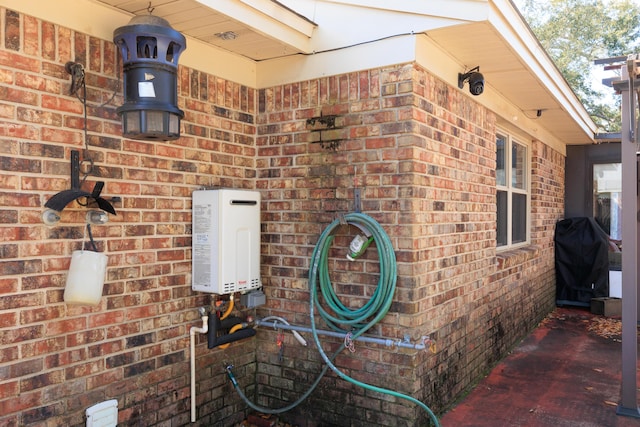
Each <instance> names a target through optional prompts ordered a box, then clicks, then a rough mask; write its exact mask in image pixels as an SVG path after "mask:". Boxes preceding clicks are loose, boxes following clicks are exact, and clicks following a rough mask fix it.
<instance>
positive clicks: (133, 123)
mask: <svg viewBox="0 0 640 427" xmlns="http://www.w3.org/2000/svg"><path fill="white" fill-rule="evenodd" d="M123 122H124V123H123V124H124V133H125V134H130V133H135V134H137V133H140V111H128V112H126V113H124V121H123Z"/></svg>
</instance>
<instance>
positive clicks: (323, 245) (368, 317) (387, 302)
mask: <svg viewBox="0 0 640 427" xmlns="http://www.w3.org/2000/svg"><path fill="white" fill-rule="evenodd" d="M344 224H350V225H354V226H356V227H358V228H360V229H361V230H367V234H369V235H370V237H369V239H368V241H367V243H366V245H367V246H368V244H369V243H371V237H372V238H373V241H374V242H375V243H376V247H377V250H378V257H379V260H380V278H379V280H378V286H377V287H376V290H375V292H374V294H373V296H372V297H371V298H370V299H369V301H367V302H366V303H365V304H364V305H363V306H362V307H361V308H358V309H350V308H348V307H346V306H345V305H344V304H342V302H341V301H340V299H339V298H338V296H337V295H336V293H335V291H334V289H333V286H332V285H331V279H330V277H329V267H328V258H329V249H330V248H331V243H332V242H333V239H334V235H333V232H334V230H335V229H336V228H338V227H339V226H340V225H344ZM365 250H366V246H364V247H363V248H362V250H361V251H360V252H357V253H354V254H352V255H353V256H354V257H357V256H360V255H361V254H362V253H363V252H364V251H365ZM350 259H351V258H350ZM397 276H398V271H397V265H396V256H395V252H394V250H393V245H392V244H391V240H390V239H389V236H388V235H387V234H386V233H385V231H384V230H383V229H382V227H381V226H380V224H378V222H377V221H376V220H375V219H373V218H371V217H370V216H367V215H365V214H362V213H349V214H346V215H344V216H343V217H342V218H339V219H336V220H335V221H333V222H332V223H331V224H329V226H327V228H326V229H325V230H324V231H323V232H322V234H321V235H320V239H319V240H318V243H317V244H316V247H315V249H314V250H313V255H312V257H311V268H310V270H309V291H310V292H309V294H310V303H309V315H310V317H311V330H312V333H313V339H314V340H315V343H316V347H318V351H319V352H320V355H321V356H322V359H323V360H324V362H325V366H324V367H323V369H322V372H321V373H320V375H318V377H317V378H316V380H315V381H314V383H313V384H312V385H311V387H310V388H309V389H308V390H307V391H306V392H305V393H303V395H302V396H301V397H300V398H299V399H298V400H296V401H295V402H293V403H291V404H289V405H286V406H284V407H282V408H277V409H274V408H266V407H262V406H258V405H256V404H254V403H253V402H251V401H250V400H249V399H248V398H247V397H246V396H245V394H244V393H243V392H242V390H241V389H240V387H239V385H238V381H237V380H236V378H235V376H234V375H233V371H232V369H233V366H232V365H229V366H227V367H226V372H227V375H228V376H229V379H230V380H231V383H232V384H233V386H234V388H235V390H236V392H237V393H238V394H239V395H240V397H241V398H242V399H243V400H244V401H245V402H246V403H247V404H248V405H249V406H250V407H251V408H252V409H254V410H256V411H258V412H262V413H266V414H279V413H282V412H286V411H289V410H291V409H293V408H294V407H296V406H297V405H299V404H300V403H301V402H302V401H303V400H305V399H306V398H307V397H308V396H309V395H310V394H311V392H312V391H313V390H314V389H315V388H316V387H317V385H318V384H319V383H320V380H321V379H322V377H323V376H324V374H325V373H326V372H327V370H328V369H331V370H332V371H333V372H335V373H336V374H337V375H338V376H339V377H340V378H342V379H344V380H346V381H348V382H350V383H352V384H355V385H357V386H359V387H362V388H365V389H367V390H371V391H376V392H379V393H383V394H387V395H390V396H394V397H397V398H400V399H405V400H408V401H410V402H413V403H415V404H416V405H418V406H420V407H421V408H423V409H424V410H425V411H426V412H427V414H428V415H429V418H430V419H431V421H432V422H433V424H434V426H435V427H440V423H439V422H438V418H437V417H436V416H435V414H434V413H433V412H432V411H431V409H429V407H428V406H427V405H425V404H424V403H422V402H421V401H419V400H418V399H415V398H413V397H411V396H408V395H406V394H402V393H398V392H396V391H393V390H388V389H384V388H381V387H377V386H373V385H370V384H366V383H363V382H361V381H358V380H355V379H353V378H351V377H349V376H348V375H346V374H345V373H343V372H342V371H340V370H339V369H338V368H337V367H336V366H335V365H334V364H333V360H334V359H335V358H336V356H337V355H338V354H339V353H340V352H342V350H344V348H345V346H346V343H342V344H341V345H340V347H339V348H338V350H337V351H336V352H335V353H334V354H333V355H332V356H331V357H329V356H327V354H326V353H325V351H324V350H323V348H322V345H321V343H320V338H319V336H318V331H317V328H316V322H315V310H316V308H317V309H318V312H319V313H320V316H321V317H322V318H323V319H324V321H325V322H326V323H327V325H328V326H329V327H330V328H331V329H334V330H335V331H340V332H345V330H344V329H343V328H342V327H341V325H342V326H346V327H348V331H347V332H350V333H351V339H352V340H353V339H355V338H357V337H359V336H360V335H362V334H364V333H365V332H366V331H367V330H369V329H370V328H371V327H372V326H374V325H375V324H376V323H378V322H379V321H380V320H382V318H383V317H384V316H385V315H386V314H387V312H388V311H389V308H390V307H391V303H392V302H393V295H394V293H395V289H396V280H397ZM318 284H319V286H318ZM318 289H320V294H322V297H323V299H324V301H325V302H326V304H327V306H328V308H329V309H330V311H331V312H333V314H332V313H331V312H329V311H328V310H325V309H324V308H323V307H322V305H321V304H320V297H319V294H318Z"/></svg>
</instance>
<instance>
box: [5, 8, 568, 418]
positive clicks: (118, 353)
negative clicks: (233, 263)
mask: <svg viewBox="0 0 640 427" xmlns="http://www.w3.org/2000/svg"><path fill="white" fill-rule="evenodd" d="M0 26H1V27H2V29H3V39H2V40H0V94H2V95H1V96H0V201H1V204H0V235H1V236H2V240H1V242H2V243H0V253H1V254H2V257H1V260H0V325H1V329H0V332H1V335H0V414H2V415H0V424H3V425H42V424H44V423H45V422H50V423H58V424H60V425H69V426H74V425H78V426H79V425H83V424H84V419H83V413H84V409H85V408H86V407H88V406H91V405H92V404H95V403H97V402H99V401H101V400H105V399H111V398H116V399H118V401H119V405H120V419H119V421H120V425H123V426H124V425H140V424H144V425H173V424H176V425H181V424H186V423H188V417H189V389H188V388H189V365H188V344H189V340H188V331H189V327H190V326H195V325H198V323H199V319H198V318H197V316H198V315H197V311H196V307H198V306H201V305H207V304H210V303H211V299H210V297H209V296H207V295H202V294H196V293H193V292H192V291H191V290H190V257H191V254H190V221H191V217H190V204H191V192H192V191H193V190H194V189H196V188H200V187H202V186H218V185H219V186H224V187H234V188H254V187H255V188H258V189H259V190H260V191H261V193H262V196H263V200H264V202H263V214H262V230H263V238H262V241H263V246H262V271H263V281H264V283H265V292H266V293H267V305H266V306H265V307H264V308H261V309H260V310H259V314H268V313H271V314H278V315H282V316H285V317H287V318H288V319H289V321H291V322H294V323H297V324H308V308H309V305H308V290H307V273H308V268H309V258H310V255H311V252H312V250H313V247H314V245H315V243H316V241H317V238H318V236H319V234H320V233H321V231H322V230H323V228H324V227H325V226H326V225H327V224H328V223H329V222H330V221H331V220H333V219H334V218H335V217H336V216H337V215H339V214H340V213H344V212H349V211H353V210H354V201H353V200H354V188H356V187H357V188H359V189H361V191H362V210H363V212H365V213H367V214H370V215H371V216H373V217H374V218H376V219H377V220H378V221H379V222H380V223H381V224H382V225H383V227H384V228H385V230H386V231H387V233H388V234H389V236H390V237H391V240H392V242H393V245H394V248H395V249H396V256H397V259H398V269H399V277H398V288H397V291H396V296H395V298H394V303H393V305H392V307H391V310H390V313H389V314H388V315H387V316H386V317H385V319H383V321H382V322H381V323H380V324H379V325H378V326H377V327H376V328H375V330H374V331H372V332H373V333H374V334H377V335H379V336H383V337H391V338H402V337H403V336H404V335H408V336H409V337H410V338H411V339H412V340H413V341H416V340H419V339H420V338H421V337H422V335H424V334H431V335H432V337H433V338H435V339H436V340H437V352H436V354H435V355H432V354H430V353H426V352H414V351H408V350H397V349H387V348H381V347H379V346H375V345H364V344H357V345H356V353H354V354H351V353H345V354H342V355H341V356H339V357H338V359H337V360H336V363H337V365H338V366H339V367H341V368H342V369H344V370H345V371H346V372H347V373H348V374H350V375H353V376H354V377H355V378H357V379H359V380H362V381H365V382H369V383H373V384H375V385H380V386H384V387H388V388H390V389H393V390H397V391H400V392H404V393H408V394H411V395H412V396H414V397H416V398H418V399H421V400H423V401H424V402H426V403H427V404H429V405H431V406H432V407H433V408H434V409H436V410H442V409H443V408H444V407H446V406H447V405H449V404H451V403H452V402H453V400H454V398H455V397H456V396H458V395H460V393H462V392H463V391H464V389H465V388H466V387H468V386H469V385H470V384H472V383H473V381H474V380H475V379H477V378H478V377H479V376H480V375H481V374H482V372H484V371H485V370H486V368H487V367H488V366H490V365H491V364H492V363H494V362H495V361H496V360H497V359H498V358H499V357H501V356H502V355H504V354H505V352H506V351H507V350H508V349H509V348H510V346H511V345H513V344H514V343H515V342H516V341H517V339H519V338H520V337H521V336H522V335H523V334H524V333H526V332H527V331H528V330H529V329H530V328H531V327H532V326H533V325H534V324H535V322H536V321H537V320H539V319H540V318H541V316H543V315H544V313H545V312H546V311H548V310H549V309H550V307H551V306H552V305H553V291H554V282H555V279H554V273H553V251H552V250H551V249H552V248H553V241H552V238H553V227H554V225H555V221H556V220H557V219H559V218H560V217H561V215H562V211H563V208H562V203H563V184H562V182H563V178H562V177H563V176H564V158H563V156H562V155H561V154H559V153H558V152H556V151H554V150H553V149H551V148H550V147H548V146H546V145H544V144H542V143H541V142H538V141H533V142H532V144H531V151H532V197H531V201H532V245H530V246H529V247H527V248H524V249H520V250H516V251H510V252H508V253H496V251H495V175H494V167H495V126H496V123H495V120H496V119H495V116H494V114H493V113H491V112H490V111H488V110H486V109H484V108H483V107H481V106H480V105H479V104H476V103H475V102H474V99H473V98H469V97H467V96H466V95H464V94H463V93H461V92H460V91H458V90H457V89H456V88H452V87H450V86H448V85H446V84H445V83H443V82H441V81H439V80H438V79H436V78H434V77H433V76H431V75H430V74H429V73H428V72H427V71H426V70H424V69H422V68H421V67H419V66H414V65H403V66H396V67H389V68H385V69H374V70H367V71H362V72H356V73H350V74H345V75H340V76H331V77H327V78H322V79H317V80H311V81H306V82H299V83H295V84H289V85H284V86H280V87H274V88H269V89H264V90H259V91H256V90H255V89H251V88H248V87H245V86H242V85H239V84H236V83H233V82H230V81H227V80H224V79H221V78H218V77H216V76H214V75H210V74H206V73H203V72H199V71H195V70H190V69H188V68H186V67H182V66H181V67H180V69H179V90H180V93H179V102H180V107H181V108H182V109H184V110H185V119H184V121H183V137H182V138H180V139H179V140H177V141H174V142H171V143H155V142H144V141H131V140H125V139H122V138H121V130H120V125H119V122H118V118H117V115H116V114H115V108H116V106H117V105H119V102H121V101H122V97H121V95H120V91H119V90H118V89H119V85H120V81H119V77H118V73H119V72H120V62H121V61H120V60H119V58H117V52H116V50H115V49H114V46H113V44H112V43H111V42H110V41H104V40H98V39H95V38H93V37H89V36H86V35H84V34H80V33H76V32H74V31H71V30H69V29H66V28H63V27H59V26H56V25H53V24H50V23H47V22H43V21H40V20H37V19H34V18H31V17H28V16H23V15H20V14H18V13H15V12H13V11H10V10H6V9H0ZM69 60H77V61H79V62H82V63H83V64H85V69H86V71H87V85H88V99H89V105H90V108H89V123H88V140H87V144H88V146H89V151H88V154H89V155H90V156H91V157H92V158H93V159H94V161H95V174H96V175H97V176H94V177H90V178H89V179H88V181H89V183H91V182H92V181H96V180H98V179H100V180H103V181H105V183H106V187H105V190H104V192H103V194H104V195H106V196H112V195H114V196H120V197H122V202H121V203H118V204H116V206H115V207H116V209H117V211H118V215H117V216H116V217H112V218H111V222H110V223H109V224H108V225H106V226H101V227H95V229H94V232H95V235H96V239H97V243H98V246H99V248H100V249H101V250H105V251H106V252H107V253H108V255H109V267H108V271H107V281H106V283H105V291H104V297H103V298H102V302H101V305H100V306H99V307H95V308H90V307H74V306H68V305H65V304H64V303H63V301H62V292H63V289H64V281H65V274H66V270H67V268H68V263H69V258H70V253H71V251H72V250H74V249H78V248H79V247H80V246H81V242H82V239H83V226H82V221H83V215H84V209H83V208H81V207H78V206H75V205H74V206H69V207H67V208H66V209H65V210H64V212H63V219H62V222H61V223H60V224H59V225H58V226H57V227H54V228H47V227H45V226H44V225H42V223H41V220H40V212H41V210H42V207H43V205H44V203H45V201H46V200H47V199H48V198H49V197H50V196H51V195H52V194H54V193H55V192H57V191H60V190H62V189H65V188H68V186H69V176H68V175H69V160H68V159H69V151H70V150H71V149H78V150H82V149H83V146H84V144H85V141H84V135H83V131H82V127H83V122H82V113H83V111H82V104H81V103H80V102H79V101H78V99H77V98H75V97H74V96H71V95H69V94H68V87H69V86H68V85H69V80H70V79H69V75H68V74H67V73H66V72H65V70H64V64H65V63H66V62H67V61H69ZM114 91H115V93H116V95H115V99H114V101H113V102H111V103H109V102H107V101H109V99H110V98H111V96H112V95H113V93H114ZM105 102H107V104H106V105H104V106H102V105H101V104H102V103H105ZM321 114H322V115H324V116H326V115H336V116H337V121H336V125H337V127H338V128H339V129H335V130H332V131H329V132H324V133H323V134H322V138H323V139H324V140H326V139H332V138H339V139H340V143H339V146H338V148H337V150H335V151H331V150H327V149H323V148H322V147H321V144H319V143H317V142H318V141H319V140H320V133H319V132H310V131H309V130H308V129H307V124H306V120H307V119H308V118H311V117H315V116H319V115H321ZM351 234H352V232H348V231H347V230H341V233H340V234H339V235H338V236H337V237H336V240H335V243H334V246H335V248H336V253H337V252H338V251H339V250H338V249H337V248H341V247H345V246H347V245H348V243H349V240H350V238H351ZM339 256H340V260H339V261H338V260H336V262H335V263H334V264H335V265H332V277H334V278H335V281H336V286H338V287H339V289H340V290H341V291H343V292H344V294H345V299H346V300H349V301H350V302H351V303H353V304H354V305H357V304H358V303H362V301H364V300H365V299H366V297H364V295H368V294H370V293H371V292H372V291H373V287H374V286H375V284H376V282H377V275H376V272H377V269H378V262H377V256H376V254H375V252H374V251H371V250H370V251H368V252H367V254H366V255H365V256H364V257H363V260H362V261H360V262H356V263H348V262H346V261H345V260H344V258H343V254H339ZM367 292H368V294H367ZM275 338H276V333H275V332H274V331H268V330H263V329H261V330H260V331H259V333H258V339H257V340H248V341H246V342H243V343H236V344H233V345H232V346H231V347H230V348H229V349H227V350H224V351H221V350H214V351H211V350H208V349H206V345H205V344H204V337H199V343H200V344H199V345H198V349H197V357H198V362H197V363H198V370H197V371H198V390H199V392H198V400H197V403H198V408H199V420H200V421H199V424H200V425H221V426H222V425H225V426H226V425H233V423H234V422H237V421H239V420H240V419H242V418H243V416H244V411H245V410H246V405H245V404H244V403H242V402H241V401H240V400H239V399H238V398H237V396H236V395H235V394H234V393H233V391H232V389H231V387H230V385H229V383H228V381H227V380H226V378H225V376H224V373H223V369H222V365H221V363H222V362H223V361H230V362H233V363H234V365H235V366H236V368H235V371H234V372H235V373H236V375H237V377H238V380H239V382H240V384H241V386H242V387H243V388H244V389H245V391H246V392H247V394H248V395H249V396H253V395H254V394H255V396H256V400H257V402H258V403H260V404H264V405H267V406H275V407H277V406H282V405H283V403H282V400H283V399H284V400H286V401H288V402H290V401H292V400H294V399H296V398H297V397H298V396H299V395H300V394H301V393H303V392H304V391H305V390H306V388H307V387H308V385H309V384H310V383H311V382H312V381H313V379H314V378H315V374H316V373H317V372H318V371H319V370H320V369H321V366H322V363H321V359H320V357H319V355H318V353H317V351H316V350H315V348H314V346H313V345H310V346H309V347H306V348H304V347H301V346H299V345H298V344H297V343H296V342H295V341H294V340H293V339H292V337H291V335H290V334H286V335H285V343H286V344H285V349H284V352H283V356H284V358H283V360H282V361H280V360H278V358H277V347H276V340H275ZM307 338H309V337H307ZM256 345H257V346H256ZM326 346H327V348H329V347H331V348H336V346H337V343H336V341H332V340H327V344H326ZM256 350H258V351H256ZM254 391H255V393H254ZM336 402H339V403H336ZM285 416H286V417H288V418H289V420H290V421H292V422H297V423H299V424H300V425H309V426H311V425H319V424H322V423H324V424H327V423H333V424H336V425H342V424H347V425H351V424H359V423H360V424H363V425H364V424H366V425H389V426H399V425H407V426H414V425H420V423H421V422H422V421H423V420H424V419H425V415H424V413H423V411H422V410H420V409H419V408H417V407H416V406H415V405H413V404H410V403H407V402H405V401H402V400H396V399H393V398H389V397H383V396H381V395H378V394H372V393H368V392H365V391H364V390H363V389H361V388H359V387H355V386H353V385H351V384H350V383H347V382H345V381H343V380H340V379H337V378H336V376H335V375H333V374H329V375H328V376H327V377H326V378H325V379H324V380H323V381H322V382H321V385H320V387H319V388H318V389H317V390H316V391H315V392H314V393H313V394H312V395H311V397H310V398H309V399H308V400H307V401H306V402H305V403H304V404H303V406H301V407H299V408H297V409H296V410H294V411H291V412H290V413H288V414H286V415H285Z"/></svg>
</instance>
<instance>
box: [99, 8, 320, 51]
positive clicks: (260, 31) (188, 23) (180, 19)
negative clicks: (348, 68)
mask: <svg viewBox="0 0 640 427" xmlns="http://www.w3.org/2000/svg"><path fill="white" fill-rule="evenodd" d="M97 1H98V2H99V3H103V4H106V5H108V6H111V7H113V8H115V9H118V10H120V11H124V12H126V13H128V14H131V15H145V14H148V13H149V12H150V10H151V12H152V14H153V15H154V16H159V17H161V18H164V19H166V20H167V21H168V22H169V24H170V25H171V26H172V27H173V28H174V29H175V30H177V31H180V32H181V33H182V34H184V35H186V36H189V37H192V38H194V39H197V40H200V41H202V42H204V43H206V44H209V45H212V46H216V47H218V48H220V49H224V50H227V51H230V52H233V53H235V54H238V55H241V56H244V57H247V58H249V59H252V60H254V61H261V60H264V59H269V58H274V57H279V56H283V55H289V54H294V53H308V51H309V49H310V38H311V34H312V32H313V29H314V28H315V24H314V23H313V22H311V21H310V20H308V19H306V18H304V17H303V16H301V15H299V14H297V13H296V12H294V11H293V10H291V9H288V8H286V7H285V6H283V5H282V4H280V3H278V2H276V1H274V0H240V1H238V0H156V1H153V2H151V3H150V2H149V0H97ZM150 4H152V8H151V9H150V7H149V5H150ZM225 33H227V34H229V33H233V34H235V35H236V38H234V39H224V38H221V37H220V35H221V34H225Z"/></svg>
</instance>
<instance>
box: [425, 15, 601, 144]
mask: <svg viewBox="0 0 640 427" xmlns="http://www.w3.org/2000/svg"><path fill="white" fill-rule="evenodd" d="M427 34H428V36H429V37H430V38H431V39H432V40H434V41H435V42H436V43H437V44H438V45H440V46H441V47H442V49H443V50H445V51H447V52H448V53H449V54H450V55H451V56H453V57H454V58H455V59H456V60H457V61H458V62H460V63H461V64H463V65H464V66H465V67H467V68H468V69H471V68H473V67H475V66H480V72H481V73H482V74H483V75H484V78H485V82H487V86H489V87H490V88H491V90H496V91H498V92H499V93H500V94H501V95H502V96H503V97H504V98H505V99H507V100H508V101H509V102H511V103H512V104H513V105H516V106H517V107H518V109H520V110H521V111H522V114H523V115H524V116H525V117H527V118H529V119H532V120H536V122H537V123H539V126H540V127H542V128H546V129H549V130H552V132H553V134H554V135H555V136H556V137H557V138H558V139H559V140H560V141H562V142H564V143H565V144H569V145H571V144H588V143H591V142H592V141H593V135H594V131H595V129H594V125H593V122H592V121H591V119H590V118H588V115H587V114H586V111H584V108H583V106H582V104H581V103H580V101H579V100H578V99H577V97H576V96H575V94H574V93H573V92H572V91H571V89H569V86H568V84H567V83H566V81H565V80H564V79H563V77H562V75H561V74H560V72H559V71H558V70H557V68H556V67H555V65H553V63H552V61H551V60H550V59H549V58H548V56H547V54H546V53H544V51H542V49H541V48H540V51H538V52H536V51H535V49H534V50H533V51H532V50H531V49H527V50H526V52H527V55H529V57H526V56H525V55H524V54H523V53H522V51H519V50H518V47H517V46H518V45H517V43H515V42H514V40H507V39H506V38H505V36H504V35H503V34H500V33H499V31H498V30H497V29H496V27H495V26H493V25H491V24H490V23H489V22H486V21H485V22H479V23H470V24H462V25H458V26H455V27H448V28H441V29H437V30H433V31H429V32H428V33H427ZM465 90H467V88H466V86H465ZM538 111H539V112H540V113H538ZM538 114H540V115H539V116H538ZM503 119H504V120H507V121H514V120H517V119H518V118H517V117H504V118H503Z"/></svg>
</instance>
